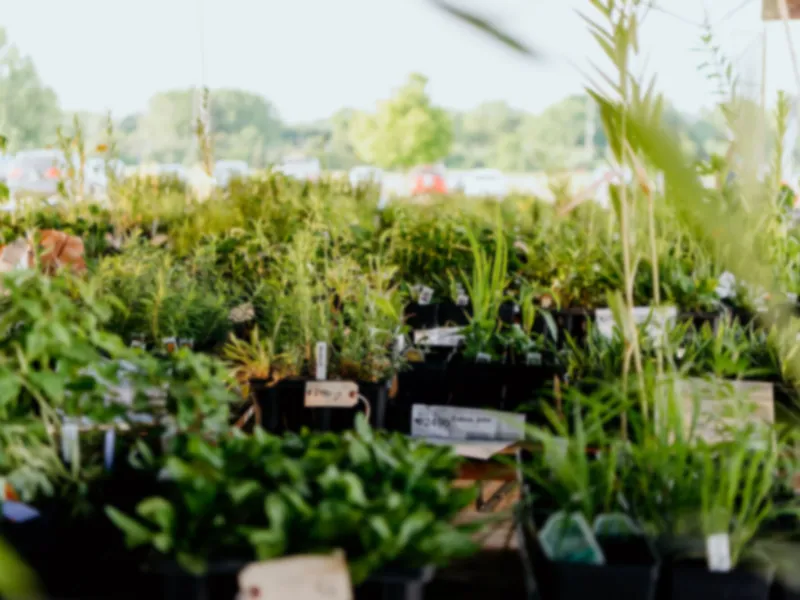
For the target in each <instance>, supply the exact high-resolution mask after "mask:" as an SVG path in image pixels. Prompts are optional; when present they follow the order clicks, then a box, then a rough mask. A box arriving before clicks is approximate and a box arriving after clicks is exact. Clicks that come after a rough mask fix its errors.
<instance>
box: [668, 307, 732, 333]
mask: <svg viewBox="0 0 800 600" xmlns="http://www.w3.org/2000/svg"><path fill="white" fill-rule="evenodd" d="M722 315H723V313H722V312H721V311H716V312H704V311H699V312H696V311H689V312H682V313H680V314H679V315H678V322H679V323H691V324H692V326H693V327H694V328H695V329H698V330H699V329H702V327H703V326H704V325H708V326H709V327H711V329H712V330H716V328H717V323H718V322H719V319H720V317H721V316H722Z"/></svg>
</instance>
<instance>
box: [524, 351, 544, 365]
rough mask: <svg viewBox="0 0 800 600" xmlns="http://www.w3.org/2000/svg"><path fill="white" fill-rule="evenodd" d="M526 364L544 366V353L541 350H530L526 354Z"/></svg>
mask: <svg viewBox="0 0 800 600" xmlns="http://www.w3.org/2000/svg"><path fill="white" fill-rule="evenodd" d="M525 364H526V365H528V366H529V367H541V366H542V353H541V352H528V354H526V355H525Z"/></svg>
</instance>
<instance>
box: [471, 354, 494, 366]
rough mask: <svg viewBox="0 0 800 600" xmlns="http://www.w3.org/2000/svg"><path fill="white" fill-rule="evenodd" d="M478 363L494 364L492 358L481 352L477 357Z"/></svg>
mask: <svg viewBox="0 0 800 600" xmlns="http://www.w3.org/2000/svg"><path fill="white" fill-rule="evenodd" d="M475 362H476V363H484V364H485V363H490V362H492V357H491V356H490V355H489V354H486V353H485V352H479V353H478V355H477V356H476V357H475Z"/></svg>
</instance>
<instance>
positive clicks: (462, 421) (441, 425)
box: [411, 404, 525, 441]
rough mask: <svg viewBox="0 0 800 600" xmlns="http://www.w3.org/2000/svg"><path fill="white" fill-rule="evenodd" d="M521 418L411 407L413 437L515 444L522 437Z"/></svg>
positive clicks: (474, 410) (475, 410) (452, 408)
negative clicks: (513, 442) (511, 442)
mask: <svg viewBox="0 0 800 600" xmlns="http://www.w3.org/2000/svg"><path fill="white" fill-rule="evenodd" d="M524 424H525V415H518V414H513V413H504V412H500V411H489V410H482V409H479V408H461V407H458V406H431V405H427V404H414V405H413V406H412V407H411V435H412V436H413V437H425V438H442V439H448V440H459V441H463V440H489V441H517V440H520V439H522V438H523V437H524Z"/></svg>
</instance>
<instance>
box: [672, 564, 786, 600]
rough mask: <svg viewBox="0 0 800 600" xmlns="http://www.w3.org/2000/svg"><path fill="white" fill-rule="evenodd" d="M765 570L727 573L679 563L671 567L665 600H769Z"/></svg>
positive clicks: (768, 574)
mask: <svg viewBox="0 0 800 600" xmlns="http://www.w3.org/2000/svg"><path fill="white" fill-rule="evenodd" d="M773 573H774V572H773V571H772V570H771V569H768V568H760V569H753V570H749V569H747V568H744V567H737V568H736V569H734V570H733V571H730V572H728V573H717V572H712V571H709V570H708V567H707V566H706V564H705V562H703V561H688V562H678V563H674V564H672V565H671V566H670V568H669V569H668V571H667V573H665V574H664V577H665V578H666V581H665V588H666V595H665V596H664V597H665V598H669V599H671V600H768V598H769V597H770V588H771V585H772V580H773Z"/></svg>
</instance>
